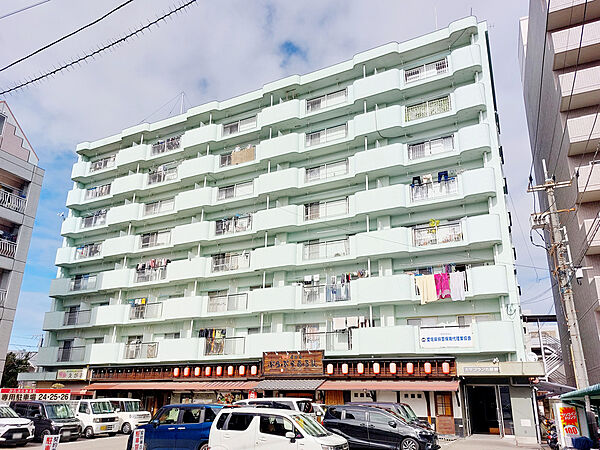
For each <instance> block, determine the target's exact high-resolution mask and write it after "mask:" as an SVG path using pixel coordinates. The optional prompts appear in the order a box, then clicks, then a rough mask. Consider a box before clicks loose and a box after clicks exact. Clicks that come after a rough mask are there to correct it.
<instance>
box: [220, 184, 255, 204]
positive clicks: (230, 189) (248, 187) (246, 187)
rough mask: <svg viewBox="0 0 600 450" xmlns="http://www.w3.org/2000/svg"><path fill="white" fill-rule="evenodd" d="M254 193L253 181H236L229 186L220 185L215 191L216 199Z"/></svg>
mask: <svg viewBox="0 0 600 450" xmlns="http://www.w3.org/2000/svg"><path fill="white" fill-rule="evenodd" d="M253 193H254V183H253V182H252V181H248V182H247V183H238V184H234V185H231V186H225V187H220V188H219V190H218V191H217V200H227V199H232V198H238V197H247V196H250V195H252V194H253Z"/></svg>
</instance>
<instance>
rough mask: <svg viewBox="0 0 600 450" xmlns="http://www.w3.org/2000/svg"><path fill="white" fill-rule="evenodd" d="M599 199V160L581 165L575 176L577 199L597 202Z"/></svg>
mask: <svg viewBox="0 0 600 450" xmlns="http://www.w3.org/2000/svg"><path fill="white" fill-rule="evenodd" d="M599 200H600V161H599V162H598V163H597V164H594V163H592V164H588V165H587V166H581V168H580V169H579V177H578V178H577V201H579V202H597V201H599Z"/></svg>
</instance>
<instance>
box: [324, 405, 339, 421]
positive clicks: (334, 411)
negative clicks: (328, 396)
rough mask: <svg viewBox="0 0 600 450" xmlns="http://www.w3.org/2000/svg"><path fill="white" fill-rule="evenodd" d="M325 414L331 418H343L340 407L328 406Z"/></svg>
mask: <svg viewBox="0 0 600 450" xmlns="http://www.w3.org/2000/svg"><path fill="white" fill-rule="evenodd" d="M325 415H326V416H327V417H328V418H330V419H339V420H342V410H341V409H339V408H327V412H326V413H325Z"/></svg>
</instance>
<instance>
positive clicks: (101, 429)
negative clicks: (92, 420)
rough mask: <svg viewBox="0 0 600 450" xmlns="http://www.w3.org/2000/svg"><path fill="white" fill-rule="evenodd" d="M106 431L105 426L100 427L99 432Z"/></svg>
mask: <svg viewBox="0 0 600 450" xmlns="http://www.w3.org/2000/svg"><path fill="white" fill-rule="evenodd" d="M107 429H108V427H107V426H106V425H102V426H101V427H100V431H106V430H107Z"/></svg>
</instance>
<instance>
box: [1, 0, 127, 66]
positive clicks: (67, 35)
mask: <svg viewBox="0 0 600 450" xmlns="http://www.w3.org/2000/svg"><path fill="white" fill-rule="evenodd" d="M133 1H134V0H127V1H126V2H124V3H121V4H120V5H119V6H117V7H115V8H113V9H111V10H110V11H109V12H107V13H106V14H104V15H103V16H101V17H99V18H97V19H96V20H93V21H92V22H90V23H88V24H86V25H84V26H82V27H80V28H78V29H76V30H75V31H72V32H70V33H69V34H66V35H64V36H62V37H60V38H58V39H56V40H55V41H52V42H50V43H49V44H46V45H44V46H42V47H40V48H38V49H37V50H35V51H33V52H31V53H29V54H28V55H25V56H23V57H22V58H19V59H17V60H16V61H13V62H11V63H10V64H8V65H6V66H4V67H2V68H0V72H3V71H5V70H6V69H10V68H11V67H13V66H16V65H17V64H19V63H21V62H23V61H25V60H27V59H29V58H31V57H33V56H35V55H37V54H38V53H41V52H43V51H44V50H47V49H49V48H50V47H52V46H54V45H56V44H58V43H60V42H62V41H64V40H65V39H68V38H70V37H71V36H74V35H76V34H77V33H80V32H81V31H83V30H85V29H87V28H90V27H92V26H94V25H96V24H97V23H98V22H101V21H102V20H104V19H106V18H107V17H108V16H110V15H111V14H113V13H115V12H117V11H118V10H120V9H121V8H124V7H125V6H127V5H128V4H129V3H131V2H133Z"/></svg>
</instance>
